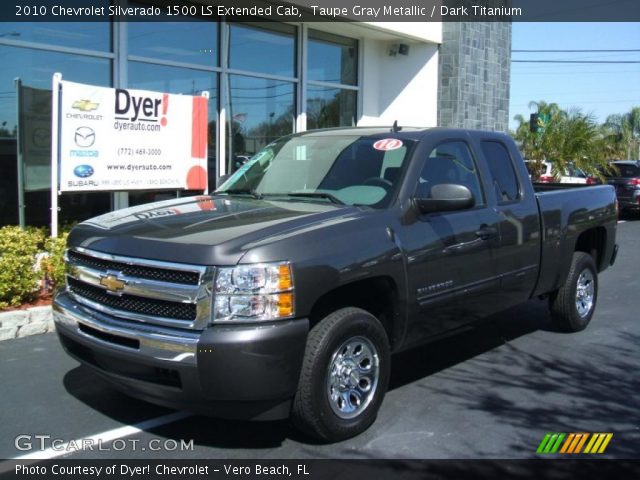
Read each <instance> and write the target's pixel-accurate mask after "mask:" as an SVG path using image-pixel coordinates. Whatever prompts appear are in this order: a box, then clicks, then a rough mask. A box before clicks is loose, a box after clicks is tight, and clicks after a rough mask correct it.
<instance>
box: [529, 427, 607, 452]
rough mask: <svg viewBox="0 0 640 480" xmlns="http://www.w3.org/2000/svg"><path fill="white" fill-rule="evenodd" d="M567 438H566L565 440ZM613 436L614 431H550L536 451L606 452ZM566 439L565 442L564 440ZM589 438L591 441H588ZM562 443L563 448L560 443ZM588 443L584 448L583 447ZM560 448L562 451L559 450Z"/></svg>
mask: <svg viewBox="0 0 640 480" xmlns="http://www.w3.org/2000/svg"><path fill="white" fill-rule="evenodd" d="M565 438H566V440H565ZM612 438H613V433H593V434H591V433H586V432H580V433H569V434H565V433H559V432H550V433H547V434H546V435H545V436H544V438H543V439H542V442H540V445H538V449H537V450H536V453H546V454H554V453H563V454H577V453H591V454H593V453H604V451H605V449H606V448H607V446H608V445H609V442H610V441H611V439H612ZM563 440H564V443H562V441H563ZM587 440H588V441H589V442H588V443H587ZM561 444H562V448H560V445H561ZM585 444H586V445H587V446H586V447H585V448H584V450H583V447H584V446H585ZM558 449H560V451H558Z"/></svg>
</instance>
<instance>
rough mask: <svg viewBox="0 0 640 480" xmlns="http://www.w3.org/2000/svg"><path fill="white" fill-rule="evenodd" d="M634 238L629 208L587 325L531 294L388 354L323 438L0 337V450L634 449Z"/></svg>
mask: <svg viewBox="0 0 640 480" xmlns="http://www.w3.org/2000/svg"><path fill="white" fill-rule="evenodd" d="M639 239H640V220H635V219H628V221H626V222H623V223H620V224H619V228H618V243H619V244H620V254H619V256H618V260H617V263H616V265H615V266H614V267H613V268H610V269H609V270H607V271H606V272H604V273H603V274H602V275H601V276H600V295H599V299H598V306H597V310H596V313H595V316H594V317H593V319H592V321H591V324H590V326H589V328H588V329H587V330H586V331H584V332H580V333H575V334H565V333H559V332H557V331H555V330H554V328H553V327H552V325H551V322H550V317H549V313H548V310H547V308H546V302H544V301H541V300H532V301H530V302H528V303H526V304H524V305H521V306H519V307H516V308H513V309H510V310H508V311H506V312H503V313H501V314H499V315H495V316H493V317H491V319H490V320H489V321H487V322H486V323H484V324H482V325H480V326H478V327H477V328H475V329H473V330H470V331H469V332H467V333H464V334H460V335H457V336H454V337H450V338H447V339H445V340H441V341H439V342H437V343H433V344H430V345H427V346H425V347H422V348H419V349H415V350H412V351H409V352H406V353H403V354H400V355H398V356H395V357H394V358H393V368H392V377H391V387H390V390H389V392H388V394H387V396H386V398H385V401H384V403H383V405H382V408H381V410H380V413H379V416H378V419H377V421H376V422H375V423H374V425H373V426H372V427H371V428H370V429H369V430H368V431H366V432H365V433H363V434H362V435H360V436H358V437H356V438H353V439H350V440H347V441H344V442H340V443H336V444H332V445H323V444H318V443H315V442H312V441H309V440H308V439H306V438H305V437H303V436H302V435H300V434H299V433H297V432H296V431H295V430H294V429H293V428H292V427H291V426H290V425H289V423H288V422H286V421H282V422H266V423H253V422H238V421H225V420H218V419H214V418H208V417H203V416H193V415H189V414H186V413H182V412H174V411H171V410H168V409H165V408H161V407H157V406H154V405H151V404H148V403H145V402H142V401H139V400H135V399H132V398H129V397H127V396H125V395H123V394H120V393H118V392H116V391H115V390H113V389H111V388H110V387H109V386H108V384H106V383H105V382H103V381H102V380H101V379H99V378H97V377H96V376H95V375H93V374H92V373H91V371H89V370H87V369H86V368H84V367H81V366H79V364H78V363H77V362H75V361H74V360H72V359H71V358H69V357H68V356H67V355H66V354H65V353H64V352H63V351H62V348H61V347H60V345H59V343H58V340H57V337H56V336H55V334H45V335H39V336H33V337H29V338H23V339H16V340H10V341H4V342H0V360H1V361H0V391H1V394H0V458H4V459H9V458H17V457H22V458H26V457H24V456H25V455H31V456H32V457H33V456H38V457H44V456H49V457H55V458H72V459H81V458H100V459H111V458H114V459H118V458H120V459H125V458H127V459H132V458H157V459H161V458H184V459H192V458H201V459H205V458H206V459H227V458H228V459H288V458H292V459H308V458H359V459H363V458H364V459H370V458H371V459H373V458H418V459H434V458H463V459H465V458H469V459H495V458H532V457H535V456H536V453H535V451H536V449H537V447H538V445H539V444H540V442H541V441H542V439H543V437H544V436H545V434H546V433H548V432H566V433H570V432H611V433H613V437H612V438H611V441H610V443H609V445H608V446H607V449H606V451H605V453H604V454H603V455H602V457H606V458H633V459H639V458H640V415H639V412H640V376H639V375H638V372H639V371H640V322H639V315H638V310H639V308H638V307H639V306H640V248H639V247H640V240H639ZM83 440H84V441H86V440H90V442H89V443H91V442H93V443H91V445H93V447H92V449H89V448H88V445H89V443H87V442H85V449H84V450H82V449H81V445H82V441H83ZM98 440H102V441H101V442H98ZM52 444H55V445H56V448H52ZM41 447H43V448H42V449H41Z"/></svg>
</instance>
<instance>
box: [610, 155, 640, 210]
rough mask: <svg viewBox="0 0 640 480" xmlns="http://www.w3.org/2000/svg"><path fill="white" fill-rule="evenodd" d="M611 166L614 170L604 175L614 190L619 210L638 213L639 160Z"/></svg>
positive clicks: (639, 199) (639, 190) (639, 201)
mask: <svg viewBox="0 0 640 480" xmlns="http://www.w3.org/2000/svg"><path fill="white" fill-rule="evenodd" d="M611 165H612V166H613V167H614V168H613V169H612V170H611V171H608V172H604V175H605V176H606V177H607V183H609V185H613V186H614V187H615V189H616V197H617V198H618V205H619V207H620V210H622V211H624V210H627V211H630V210H633V211H636V212H637V211H640V160H620V161H616V162H611Z"/></svg>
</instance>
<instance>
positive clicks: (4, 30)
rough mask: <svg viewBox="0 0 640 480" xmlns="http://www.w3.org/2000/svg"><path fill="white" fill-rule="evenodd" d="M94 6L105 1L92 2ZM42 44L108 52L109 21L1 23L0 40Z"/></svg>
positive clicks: (109, 43)
mask: <svg viewBox="0 0 640 480" xmlns="http://www.w3.org/2000/svg"><path fill="white" fill-rule="evenodd" d="M92 3H93V4H94V5H96V7H100V6H101V5H104V6H105V10H108V8H109V7H108V6H107V5H109V2H108V1H106V0H104V1H100V2H98V1H96V2H92ZM4 38H6V39H9V40H21V41H24V42H36V43H43V44H46V45H49V46H52V45H55V46H60V47H73V48H82V49H84V50H97V51H100V52H110V51H111V24H110V23H109V22H2V23H0V39H4Z"/></svg>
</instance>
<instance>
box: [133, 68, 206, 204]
mask: <svg viewBox="0 0 640 480" xmlns="http://www.w3.org/2000/svg"><path fill="white" fill-rule="evenodd" d="M128 86H129V88H139V89H141V90H152V91H156V92H166V93H180V94H183V95H200V94H201V93H202V92H203V91H205V90H206V91H208V92H209V109H208V117H209V143H208V149H207V150H208V153H207V155H208V175H209V189H210V190H213V189H215V184H216V170H217V169H216V121H217V115H218V111H217V110H218V109H217V105H218V98H217V95H218V74H216V73H213V72H206V71H200V70H194V69H190V68H178V67H169V66H164V65H155V64H148V63H142V62H129V85H128ZM182 194H184V192H182ZM173 197H175V192H174V191H172V192H164V193H155V192H150V193H141V192H136V193H133V192H131V193H130V195H129V199H130V200H129V204H130V205H132V206H133V205H138V204H141V203H147V202H152V201H155V200H164V199H166V198H173Z"/></svg>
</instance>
